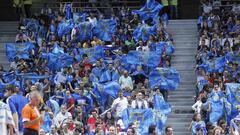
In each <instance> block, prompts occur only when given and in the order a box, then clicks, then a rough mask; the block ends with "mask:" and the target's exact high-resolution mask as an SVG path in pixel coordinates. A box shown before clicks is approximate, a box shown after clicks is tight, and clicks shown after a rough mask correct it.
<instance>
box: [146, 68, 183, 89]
mask: <svg viewBox="0 0 240 135" xmlns="http://www.w3.org/2000/svg"><path fill="white" fill-rule="evenodd" d="M179 82H180V76H179V73H178V72H177V71H176V70H175V69H172V68H158V69H157V68H156V69H154V70H153V71H151V72H150V74H149V85H150V88H152V89H153V88H154V87H155V86H158V87H160V88H161V89H164V90H176V89H177V87H178V84H179Z"/></svg>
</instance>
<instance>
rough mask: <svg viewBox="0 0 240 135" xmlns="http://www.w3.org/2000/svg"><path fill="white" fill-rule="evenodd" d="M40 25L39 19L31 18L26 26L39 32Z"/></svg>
mask: <svg viewBox="0 0 240 135" xmlns="http://www.w3.org/2000/svg"><path fill="white" fill-rule="evenodd" d="M38 27H39V24H38V22H37V20H29V22H27V25H26V28H27V29H28V30H29V31H32V32H37V31H38Z"/></svg>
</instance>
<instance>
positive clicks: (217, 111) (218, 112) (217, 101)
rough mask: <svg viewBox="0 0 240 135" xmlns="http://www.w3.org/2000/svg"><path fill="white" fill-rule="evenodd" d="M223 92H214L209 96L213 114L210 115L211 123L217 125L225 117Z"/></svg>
mask: <svg viewBox="0 0 240 135" xmlns="http://www.w3.org/2000/svg"><path fill="white" fill-rule="evenodd" d="M222 96H223V94H222V92H212V93H211V94H210V95H209V98H208V102H209V103H210V105H211V112H210V114H209V121H210V122H212V123H214V124H216V123H217V122H218V120H219V119H220V118H221V117H222V116H223V102H222V100H221V98H222Z"/></svg>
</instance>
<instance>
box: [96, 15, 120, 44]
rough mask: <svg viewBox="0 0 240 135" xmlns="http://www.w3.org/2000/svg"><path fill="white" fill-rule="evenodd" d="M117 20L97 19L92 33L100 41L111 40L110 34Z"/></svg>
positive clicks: (114, 29) (113, 30)
mask: <svg viewBox="0 0 240 135" xmlns="http://www.w3.org/2000/svg"><path fill="white" fill-rule="evenodd" d="M116 27H117V21H116V20H111V19H104V20H99V21H97V24H96V26H95V27H94V28H93V34H94V35H95V36H97V37H98V38H99V39H100V40H102V41H112V34H114V33H115V32H116Z"/></svg>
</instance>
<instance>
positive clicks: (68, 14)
mask: <svg viewBox="0 0 240 135" xmlns="http://www.w3.org/2000/svg"><path fill="white" fill-rule="evenodd" d="M64 10H65V18H66V19H67V20H69V19H72V17H73V15H72V5H71V4H70V3H68V4H66V6H65V9H64Z"/></svg>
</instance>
